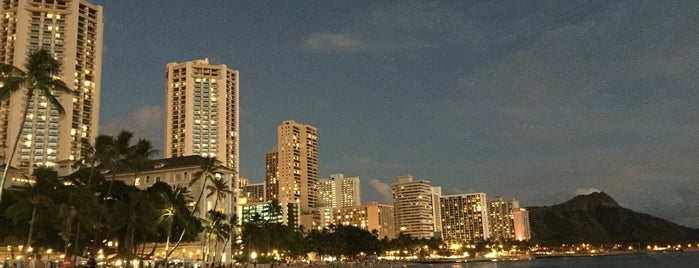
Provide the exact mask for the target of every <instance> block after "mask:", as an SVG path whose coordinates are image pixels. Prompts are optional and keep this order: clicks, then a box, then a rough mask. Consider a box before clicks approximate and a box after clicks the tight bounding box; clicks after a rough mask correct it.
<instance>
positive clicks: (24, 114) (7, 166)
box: [0, 88, 34, 202]
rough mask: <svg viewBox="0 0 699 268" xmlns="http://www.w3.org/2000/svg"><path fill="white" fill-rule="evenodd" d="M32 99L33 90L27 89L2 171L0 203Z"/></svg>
mask: <svg viewBox="0 0 699 268" xmlns="http://www.w3.org/2000/svg"><path fill="white" fill-rule="evenodd" d="M33 97H34V89H30V88H28V89H27V103H26V104H25V105H24V112H22V120H21V121H20V125H19V129H18V130H17V136H16V137H15V144H14V145H13V146H12V151H11V152H10V158H8V159H6V160H5V162H6V163H5V170H3V171H2V180H0V202H2V192H3V190H4V189H5V181H7V172H8V171H9V170H10V164H12V159H13V158H15V152H17V145H19V141H20V139H21V138H22V129H23V128H24V122H25V121H26V119H27V111H28V110H29V103H30V102H31V100H32V98H33Z"/></svg>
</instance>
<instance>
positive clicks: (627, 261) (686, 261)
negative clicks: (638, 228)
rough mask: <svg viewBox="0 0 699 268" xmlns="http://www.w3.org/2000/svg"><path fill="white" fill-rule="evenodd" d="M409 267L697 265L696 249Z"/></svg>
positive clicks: (644, 267)
mask: <svg viewBox="0 0 699 268" xmlns="http://www.w3.org/2000/svg"><path fill="white" fill-rule="evenodd" d="M407 266H408V268H544V267H595V268H597V267H622V268H650V267H653V268H655V267H673V268H683V267H699V251H691V252H662V253H648V254H626V255H609V256H590V257H560V258H544V259H532V260H522V261H497V262H492V261H488V262H464V263H440V264H409V265H407Z"/></svg>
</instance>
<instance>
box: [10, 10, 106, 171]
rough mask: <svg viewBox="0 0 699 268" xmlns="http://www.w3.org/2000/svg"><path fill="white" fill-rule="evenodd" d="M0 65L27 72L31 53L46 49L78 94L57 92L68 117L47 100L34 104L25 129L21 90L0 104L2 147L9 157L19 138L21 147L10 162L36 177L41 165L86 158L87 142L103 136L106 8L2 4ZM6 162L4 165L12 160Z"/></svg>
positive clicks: (36, 99) (33, 101) (37, 98)
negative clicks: (34, 172) (84, 143)
mask: <svg viewBox="0 0 699 268" xmlns="http://www.w3.org/2000/svg"><path fill="white" fill-rule="evenodd" d="M0 14H2V18H1V19H0V33H2V37H1V38H0V62H3V63H7V64H12V65H14V66H18V67H20V68H23V67H24V65H25V62H26V59H27V56H28V55H29V53H30V52H31V51H35V50H38V49H44V50H47V51H49V52H51V54H52V55H53V56H54V57H55V58H56V59H58V61H59V62H60V63H61V69H60V70H56V72H55V75H58V76H60V78H61V80H63V82H65V83H66V84H67V85H68V86H69V87H71V88H72V89H74V90H75V91H74V93H72V94H67V93H56V97H57V98H58V99H59V101H60V103H61V105H62V106H63V108H64V109H65V114H64V115H63V116H60V115H59V113H58V109H57V108H56V107H55V106H53V105H49V103H48V102H47V100H46V97H45V96H43V95H40V94H36V95H34V98H33V99H31V100H29V101H30V103H29V108H28V111H27V116H26V117H25V119H26V122H25V124H24V125H23V126H20V122H21V121H22V113H23V112H24V109H21V108H18V107H24V104H25V103H26V100H24V97H25V94H24V92H21V91H20V92H16V93H14V94H13V95H12V96H10V98H9V100H7V101H3V102H0V147H2V148H3V149H2V150H3V152H2V156H3V158H4V157H5V156H6V157H10V155H11V150H12V148H14V142H15V137H16V136H17V134H18V133H19V132H21V140H20V142H21V144H20V145H19V146H18V148H17V151H16V152H15V157H14V159H13V161H11V163H12V166H15V167H18V168H19V169H21V170H23V171H27V173H28V174H31V171H32V169H33V168H34V167H36V166H54V165H55V163H56V162H57V161H60V160H75V159H80V158H81V156H82V154H81V153H82V143H81V139H82V138H87V139H88V140H90V141H93V140H94V139H95V137H96V136H97V135H98V126H99V122H98V120H99V111H100V109H99V108H100V84H101V78H102V36H103V32H104V31H103V29H102V28H103V24H102V18H103V16H102V7H101V6H98V5H94V4H92V3H90V2H88V1H85V0H60V1H56V0H51V1H49V0H5V1H2V5H0ZM8 160H9V159H6V160H5V162H6V163H7V162H9V161H8Z"/></svg>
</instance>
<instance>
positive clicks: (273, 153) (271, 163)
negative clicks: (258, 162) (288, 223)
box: [265, 146, 279, 200]
mask: <svg viewBox="0 0 699 268" xmlns="http://www.w3.org/2000/svg"><path fill="white" fill-rule="evenodd" d="M278 158H279V152H278V151H277V146H274V147H272V150H270V151H269V152H267V153H266V154H265V187H266V188H267V189H266V190H265V195H266V196H267V200H274V199H277V200H279V179H278V178H279V169H278V168H277V165H278V164H279V159H278Z"/></svg>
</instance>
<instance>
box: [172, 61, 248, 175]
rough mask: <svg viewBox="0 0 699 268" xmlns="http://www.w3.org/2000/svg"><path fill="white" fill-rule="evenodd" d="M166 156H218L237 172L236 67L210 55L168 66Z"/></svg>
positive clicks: (237, 115) (238, 109) (219, 159)
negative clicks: (211, 60) (214, 61)
mask: <svg viewBox="0 0 699 268" xmlns="http://www.w3.org/2000/svg"><path fill="white" fill-rule="evenodd" d="M165 77H166V85H167V86H166V94H165V98H166V99H165V113H166V117H165V150H163V151H164V154H165V157H166V158H168V157H177V156H188V155H201V156H203V157H215V158H216V159H217V160H218V161H221V163H223V165H224V166H226V167H228V168H229V169H231V170H233V171H234V172H236V174H237V173H238V172H239V160H238V159H239V136H238V130H239V124H240V120H239V117H240V108H239V107H240V104H239V98H238V96H239V95H238V90H239V88H238V79H239V74H238V71H237V70H233V69H231V68H228V67H227V66H226V65H225V64H210V63H209V60H208V59H199V60H192V61H187V62H182V63H177V62H171V63H168V64H167V67H166V74H165Z"/></svg>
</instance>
